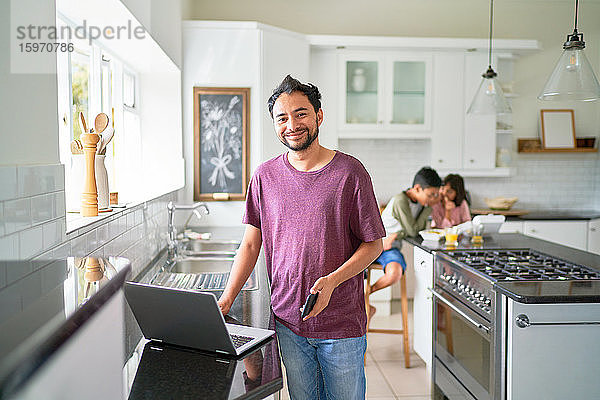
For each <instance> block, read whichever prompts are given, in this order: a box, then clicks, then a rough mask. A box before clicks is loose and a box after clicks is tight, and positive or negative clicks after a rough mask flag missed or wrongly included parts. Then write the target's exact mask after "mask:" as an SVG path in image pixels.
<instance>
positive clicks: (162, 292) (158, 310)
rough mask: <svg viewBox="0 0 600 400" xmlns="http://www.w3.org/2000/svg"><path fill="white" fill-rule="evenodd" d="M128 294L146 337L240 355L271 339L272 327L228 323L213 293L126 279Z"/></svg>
mask: <svg viewBox="0 0 600 400" xmlns="http://www.w3.org/2000/svg"><path fill="white" fill-rule="evenodd" d="M125 297H126V298H127V302H128V303H129V306H130V307H131V310H132V311H133V315H134V316H135V319H136V320H137V322H138V324H139V326H140V328H141V329H142V333H143V334H144V336H145V337H146V339H149V340H153V341H157V342H162V343H166V344H171V345H175V346H183V347H191V348H194V349H198V350H204V351H208V352H213V353H221V354H228V355H232V356H239V355H241V354H242V353H245V352H247V351H248V350H250V349H252V348H254V347H256V346H258V345H259V344H261V343H262V342H264V341H266V340H267V339H269V338H270V337H271V336H272V335H273V334H274V333H275V332H274V331H272V330H269V329H262V328H254V327H250V326H244V325H237V324H229V323H226V322H225V319H224V318H223V314H222V313H221V309H220V308H219V305H218V304H217V298H216V297H215V296H214V294H212V293H205V292H197V291H191V290H184V289H174V288H164V287H160V286H152V285H148V284H143V283H138V282H125Z"/></svg>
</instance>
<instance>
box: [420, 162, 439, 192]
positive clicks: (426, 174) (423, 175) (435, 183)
mask: <svg viewBox="0 0 600 400" xmlns="http://www.w3.org/2000/svg"><path fill="white" fill-rule="evenodd" d="M417 183H418V184H419V185H421V188H422V189H426V188H428V187H440V186H442V179H441V178H440V176H439V175H438V173H437V172H435V170H434V169H433V168H431V167H423V168H421V169H420V170H419V172H417V174H416V175H415V179H413V187H414V186H415V185H416V184H417Z"/></svg>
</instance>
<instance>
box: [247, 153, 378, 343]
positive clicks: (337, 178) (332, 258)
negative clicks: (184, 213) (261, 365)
mask: <svg viewBox="0 0 600 400" xmlns="http://www.w3.org/2000/svg"><path fill="white" fill-rule="evenodd" d="M243 222H244V223H245V224H250V225H253V226H255V227H257V228H259V229H260V230H261V234H262V240H263V247H264V252H265V258H266V264H267V272H268V274H269V278H270V279H271V304H272V306H273V312H274V313H275V316H276V318H277V319H278V320H279V321H281V323H283V324H284V325H285V326H287V327H288V328H290V329H291V330H292V331H293V332H295V333H296V334H298V335H301V336H304V337H311V338H317V339H339V338H349V337H359V336H362V335H364V333H365V329H366V314H365V303H364V292H363V290H364V289H363V285H364V283H363V275H362V274H358V275H356V276H354V277H352V278H350V279H348V280H347V281H346V282H344V283H342V284H341V285H340V286H338V287H337V288H336V289H335V290H334V291H333V293H332V295H331V300H330V301H329V305H328V306H327V307H326V308H325V309H324V310H323V311H322V312H321V313H320V314H319V315H318V316H316V317H315V318H310V319H309V320H307V321H304V322H303V321H302V318H301V315H300V310H299V309H300V307H302V305H303V304H304V301H305V300H306V296H308V294H309V290H310V288H311V287H312V286H313V284H314V283H315V281H316V280H317V279H318V278H320V277H322V276H325V275H327V274H329V273H331V272H332V271H334V270H336V269H337V268H339V267H340V266H341V265H342V264H343V263H344V262H346V261H347V260H348V259H349V258H350V257H351V256H352V254H354V252H355V251H356V249H357V248H358V246H359V245H360V244H361V242H370V241H373V240H377V239H380V238H382V237H384V236H385V230H384V228H383V223H382V222H381V217H380V214H379V209H378V206H377V201H376V200H375V195H374V193H373V185H372V183H371V177H370V176H369V174H368V173H367V171H366V170H365V168H364V167H363V165H362V164H361V163H360V161H358V160H357V159H355V158H354V157H352V156H349V155H347V154H344V153H341V152H339V151H338V152H336V154H335V156H334V157H333V159H332V160H331V162H329V163H328V164H327V165H326V166H324V167H323V168H321V169H319V170H317V171H310V172H302V171H298V170H296V169H295V168H294V167H292V165H291V164H290V163H289V161H288V158H287V153H284V154H282V155H280V156H278V157H276V158H273V159H271V160H269V161H267V162H265V163H263V164H262V165H260V166H259V167H258V169H257V170H256V172H255V173H254V176H253V177H252V180H251V181H250V187H249V188H248V196H247V199H246V212H245V214H244V218H243Z"/></svg>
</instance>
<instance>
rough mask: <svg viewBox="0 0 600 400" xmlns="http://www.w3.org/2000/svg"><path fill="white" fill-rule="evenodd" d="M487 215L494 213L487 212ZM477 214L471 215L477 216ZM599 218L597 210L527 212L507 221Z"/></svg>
mask: <svg viewBox="0 0 600 400" xmlns="http://www.w3.org/2000/svg"><path fill="white" fill-rule="evenodd" d="M489 213H492V214H493V213H494V211H493V210H489ZM478 214H479V213H473V215H478ZM597 218H600V211H598V210H533V211H528V212H527V213H526V214H523V215H508V216H506V220H507V221H552V220H569V221H578V220H581V221H589V220H592V219H597Z"/></svg>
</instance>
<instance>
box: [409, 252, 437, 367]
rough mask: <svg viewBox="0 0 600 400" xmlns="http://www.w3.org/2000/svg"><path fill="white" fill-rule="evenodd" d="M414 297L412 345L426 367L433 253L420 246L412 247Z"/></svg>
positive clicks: (428, 361)
mask: <svg viewBox="0 0 600 400" xmlns="http://www.w3.org/2000/svg"><path fill="white" fill-rule="evenodd" d="M414 257H415V260H414V268H415V297H414V303H413V316H414V321H413V324H414V325H413V326H414V333H413V335H414V338H413V347H414V349H415V353H417V354H418V355H419V357H421V358H422V359H423V361H425V363H426V364H427V366H428V369H429V368H430V366H431V360H432V359H431V357H432V352H431V348H432V332H431V331H432V324H433V315H432V311H433V310H432V300H431V293H430V292H429V290H428V289H429V288H431V287H432V285H433V254H432V253H429V252H427V251H425V250H423V249H421V248H420V247H416V246H415V248H414Z"/></svg>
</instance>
